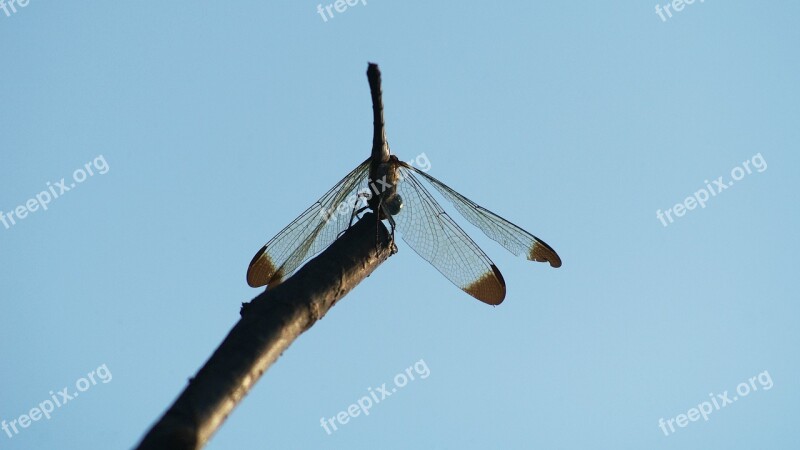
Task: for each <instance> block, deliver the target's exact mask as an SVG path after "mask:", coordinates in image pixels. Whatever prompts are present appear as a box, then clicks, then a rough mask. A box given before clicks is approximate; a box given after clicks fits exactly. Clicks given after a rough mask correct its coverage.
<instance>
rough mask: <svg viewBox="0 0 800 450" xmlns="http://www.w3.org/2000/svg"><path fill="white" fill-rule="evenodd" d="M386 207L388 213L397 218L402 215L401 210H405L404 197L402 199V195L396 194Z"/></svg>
mask: <svg viewBox="0 0 800 450" xmlns="http://www.w3.org/2000/svg"><path fill="white" fill-rule="evenodd" d="M385 205H386V211H388V212H389V214H391V215H393V216H396V215H398V214H399V213H400V210H401V209H403V197H400V194H395V195H393V196H392V197H391V198H390V199H389V200H387V201H386V203H385Z"/></svg>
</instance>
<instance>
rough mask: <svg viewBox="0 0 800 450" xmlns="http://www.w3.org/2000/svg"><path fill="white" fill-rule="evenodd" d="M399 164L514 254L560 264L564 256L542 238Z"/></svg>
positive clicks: (430, 177)
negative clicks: (427, 184) (417, 175)
mask: <svg viewBox="0 0 800 450" xmlns="http://www.w3.org/2000/svg"><path fill="white" fill-rule="evenodd" d="M399 164H400V165H401V166H403V168H405V169H407V170H410V171H413V172H414V173H417V174H419V175H420V176H422V177H423V178H425V180H427V181H428V182H430V183H431V184H432V185H433V187H434V188H436V190H437V191H439V192H440V193H441V194H442V195H443V196H444V197H445V198H447V199H448V200H449V201H450V203H452V204H453V206H455V208H456V209H457V210H458V212H459V213H461V215H462V216H464V217H465V218H466V219H467V220H468V221H469V222H470V223H471V224H473V225H475V226H476V227H478V228H480V229H481V230H482V231H483V232H484V233H485V234H486V236H489V238H490V239H492V240H494V241H496V242H497V243H499V244H500V245H502V246H503V247H505V248H506V249H507V250H508V251H510V252H511V253H513V254H515V255H517V256H525V257H526V258H528V259H529V260H531V261H539V262H549V263H550V265H551V266H552V267H561V258H559V256H558V254H557V253H556V251H555V250H553V248H552V247H550V246H549V245H547V244H546V243H545V242H544V241H542V240H541V239H539V238H537V237H536V236H534V235H532V234H530V233H528V232H527V231H525V230H523V229H522V228H520V227H518V226H516V225H514V224H513V223H511V222H509V221H508V220H506V219H504V218H502V217H500V216H498V215H497V214H495V213H493V212H491V211H489V210H488V209H486V208H484V207H482V206H480V205H478V204H477V203H475V202H473V201H472V200H470V199H468V198H466V197H464V196H463V195H461V194H459V193H458V192H456V191H454V190H453V189H450V187H448V186H447V185H446V184H444V183H442V182H441V181H439V180H437V179H436V178H433V177H432V176H430V175H428V174H427V173H425V172H422V171H420V170H417V169H416V168H414V167H412V166H410V165H408V164H406V163H404V162H402V161H399Z"/></svg>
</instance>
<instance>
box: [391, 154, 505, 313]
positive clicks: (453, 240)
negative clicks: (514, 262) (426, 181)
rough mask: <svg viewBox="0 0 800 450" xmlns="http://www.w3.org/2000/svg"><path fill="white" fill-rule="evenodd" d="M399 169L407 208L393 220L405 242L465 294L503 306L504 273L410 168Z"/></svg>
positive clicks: (400, 191) (400, 189) (398, 186)
mask: <svg viewBox="0 0 800 450" xmlns="http://www.w3.org/2000/svg"><path fill="white" fill-rule="evenodd" d="M398 170H399V171H400V176H401V181H400V182H399V183H398V185H397V188H398V193H399V194H400V196H401V198H402V200H403V207H402V209H401V210H400V212H399V213H398V214H397V215H394V216H392V218H393V219H394V220H395V222H396V226H397V230H398V231H399V232H400V233H401V235H402V237H403V240H404V241H405V242H406V243H408V245H409V246H410V247H411V248H412V249H413V250H414V251H415V252H417V254H419V255H420V256H421V257H423V258H424V259H425V260H426V261H428V262H429V263H431V264H432V265H433V266H434V267H435V268H436V269H437V270H439V272H441V273H442V275H444V276H445V277H447V279H448V280H450V281H452V282H453V284H455V285H456V286H458V287H459V288H461V289H462V290H464V292H466V293H467V294H469V295H471V296H473V297H475V298H477V299H478V300H480V301H482V302H484V303H488V304H490V305H499V304H500V303H501V302H502V301H503V299H504V298H505V296H506V285H505V282H504V281H503V276H502V275H501V274H500V271H499V270H497V267H496V266H495V265H494V263H492V261H491V260H490V259H489V257H488V256H486V254H485V253H484V252H483V250H481V249H480V247H478V245H477V244H476V243H475V242H474V241H473V240H472V239H471V238H470V237H469V236H467V234H466V233H465V232H464V230H462V229H461V228H460V227H459V226H458V225H457V224H456V223H455V222H453V219H451V218H450V216H448V215H447V213H446V212H444V210H443V209H442V207H441V206H440V205H439V203H437V202H436V200H435V199H434V198H433V197H432V196H431V194H430V192H428V191H427V190H426V189H425V187H424V186H423V185H422V184H421V183H420V181H419V179H417V178H416V177H415V176H414V174H413V173H412V172H411V171H409V170H407V167H406V166H401V167H398Z"/></svg>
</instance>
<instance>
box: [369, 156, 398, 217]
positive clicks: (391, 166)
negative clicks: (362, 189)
mask: <svg viewBox="0 0 800 450" xmlns="http://www.w3.org/2000/svg"><path fill="white" fill-rule="evenodd" d="M396 160H397V157H396V156H394V155H392V156H391V157H390V159H389V161H388V162H385V163H379V164H376V165H375V166H374V167H373V168H372V170H370V179H369V188H370V194H371V196H370V199H369V201H368V205H369V207H370V209H372V210H373V211H374V212H375V213H377V214H378V215H379V217H380V218H381V219H384V218H386V217H385V216H386V214H387V213H388V214H389V215H391V216H395V215H397V214H399V213H400V210H401V209H402V208H403V198H402V197H401V196H400V194H399V193H398V192H397V185H398V183H399V182H400V176H399V171H398V166H397V163H396Z"/></svg>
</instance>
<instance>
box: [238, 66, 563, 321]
mask: <svg viewBox="0 0 800 450" xmlns="http://www.w3.org/2000/svg"><path fill="white" fill-rule="evenodd" d="M367 79H368V81H369V85H370V92H371V96H372V108H373V142H372V153H371V155H370V157H369V158H367V159H366V160H365V161H364V162H362V163H361V164H359V165H358V166H357V167H356V168H355V169H353V170H352V171H351V172H350V173H348V174H347V175H345V177H344V178H342V179H341V180H340V181H339V182H338V183H336V184H335V185H334V186H333V187H332V188H331V189H330V190H329V191H328V192H326V193H325V195H323V196H322V198H320V199H319V200H317V202H316V203H314V204H313V205H311V206H310V207H309V208H308V209H306V210H305V212H303V213H302V214H300V216H299V217H297V218H296V219H295V220H293V221H292V222H291V223H290V224H289V225H287V226H286V227H285V228H284V229H283V230H281V231H280V232H279V233H278V234H277V235H276V236H275V237H273V238H272V239H271V240H270V241H269V242H267V243H266V244H265V245H264V246H263V247H262V248H261V249H260V250H259V251H258V252H257V253H256V254H255V256H254V257H253V259H252V261H251V262H250V265H249V267H248V269H247V283H248V284H249V285H250V286H251V287H260V286H267V287H268V288H272V287H274V286H277V285H278V284H280V283H281V282H282V281H283V280H284V279H286V278H287V277H289V276H291V275H292V274H293V273H294V272H295V271H296V270H297V269H298V268H299V267H300V266H301V265H302V264H303V263H304V262H306V261H307V260H308V259H309V258H311V257H312V256H314V255H316V254H318V253H320V252H322V251H323V250H324V249H325V248H327V247H328V246H329V245H330V244H332V243H333V241H335V240H336V239H337V238H338V237H339V236H340V235H341V234H342V233H344V231H346V230H347V229H348V228H349V227H350V226H352V224H353V220H354V219H356V218H358V217H359V214H361V213H363V212H364V211H366V210H371V211H372V212H374V213H375V215H376V216H377V218H378V219H377V220H386V221H388V222H389V224H390V226H391V236H392V239H394V232H395V230H397V231H399V232H400V235H401V236H402V238H403V240H404V241H405V242H406V243H407V244H408V245H409V246H410V247H411V248H412V249H413V250H414V251H415V252H416V253H417V254H419V256H421V257H422V258H423V259H425V260H426V261H428V262H429V263H430V264H431V265H433V267H435V268H436V269H437V270H438V271H439V272H441V274H442V275H444V276H445V277H446V278H447V279H448V280H450V281H451V282H452V283H453V284H455V285H456V286H458V287H459V288H460V289H462V290H463V291H464V292H466V293H467V294H469V295H471V296H473V297H474V298H476V299H478V300H480V301H482V302H484V303H487V304H489V305H499V304H500V303H501V302H502V301H503V300H504V299H505V296H506V284H505V280H504V279H503V275H502V274H501V273H500V270H498V268H497V266H496V265H495V264H494V263H493V262H492V260H491V259H489V257H488V256H487V255H486V253H484V251H483V250H482V249H481V248H480V247H479V246H478V245H477V244H476V243H475V241H473V240H472V238H470V237H469V235H467V233H466V232H464V230H463V229H461V227H459V226H458V224H456V222H455V221H454V220H453V219H452V218H451V217H450V215H448V214H447V212H445V210H444V209H443V208H442V207H441V205H440V204H439V202H438V201H437V200H436V199H435V198H434V197H433V195H431V192H430V190H429V189H428V188H427V187H426V185H427V186H430V187H432V188H433V189H435V190H436V191H438V193H439V194H440V195H441V196H442V197H443V198H445V199H446V200H447V201H448V202H450V203H451V204H452V206H453V207H455V209H456V210H457V211H458V212H459V213H460V214H461V215H462V216H463V217H464V218H466V219H467V221H469V222H470V223H471V224H472V225H474V226H475V227H477V228H479V229H480V230H481V231H483V233H485V234H486V236H488V237H489V238H490V239H492V240H494V241H496V242H498V243H499V244H500V245H502V246H503V247H505V248H506V249H507V250H508V251H510V252H511V253H513V254H514V255H517V256H523V257H525V258H527V259H528V260H530V261H538V262H547V263H549V264H550V266H551V267H560V266H561V258H559V256H558V254H557V253H556V251H555V250H553V248H552V247H550V246H549V245H547V244H546V243H545V242H544V241H542V240H541V239H539V238H537V237H536V236H534V235H532V234H531V233H529V232H527V231H525V230H524V229H522V228H520V227H518V226H517V225H514V224H513V223H511V222H509V221H508V220H506V219H504V218H502V217H500V216H498V215H497V214H495V213H493V212H491V211H489V210H488V209H486V208H484V207H482V206H480V205H478V204H477V203H475V202H473V201H472V200H470V199H468V198H466V197H464V196H463V195H461V194H460V193H458V192H457V191H455V190H454V189H452V188H450V187H449V186H447V185H446V184H444V183H442V182H441V181H439V180H437V179H436V178H434V177H432V176H431V175H429V174H427V173H426V171H423V170H420V169H418V168H416V167H414V166H413V165H411V164H409V163H407V162H404V161H401V160H400V159H399V158H398V157H397V156H396V155H394V154H392V153H391V151H390V149H389V144H388V142H387V141H386V131H385V124H384V114H383V99H382V91H381V73H380V70H379V69H378V66H377V64H374V63H369V65H368V67H367Z"/></svg>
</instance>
